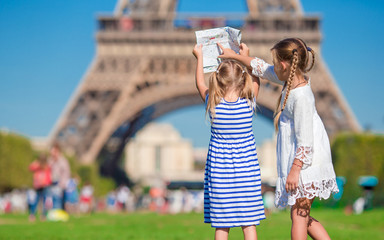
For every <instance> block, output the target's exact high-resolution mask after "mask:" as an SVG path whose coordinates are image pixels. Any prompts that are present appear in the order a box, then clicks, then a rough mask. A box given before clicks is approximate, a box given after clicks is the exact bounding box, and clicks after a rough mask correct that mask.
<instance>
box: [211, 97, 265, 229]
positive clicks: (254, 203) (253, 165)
mask: <svg viewBox="0 0 384 240" xmlns="http://www.w3.org/2000/svg"><path fill="white" fill-rule="evenodd" d="M207 98H208V96H207ZM206 102H207V101H206ZM252 105H253V106H255V104H254V103H253V104H252ZM253 106H250V104H249V103H248V102H247V101H246V100H245V99H240V98H239V99H238V100H237V101H236V102H226V101H225V100H224V99H223V100H222V101H221V103H220V104H218V105H217V106H216V109H215V111H216V112H215V119H214V121H213V122H212V126H211V141H210V143H209V151H208V156H207V163H206V167H205V179H204V222H205V223H211V226H212V227H214V228H228V227H238V226H250V225H259V224H260V220H262V219H265V214H264V205H263V200H262V197H261V180H260V168H259V163H258V160H257V152H256V144H255V139H254V136H253V131H252V116H253V109H252V108H253Z"/></svg>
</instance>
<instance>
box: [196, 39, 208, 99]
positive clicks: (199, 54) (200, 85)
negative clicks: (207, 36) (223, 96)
mask: <svg viewBox="0 0 384 240" xmlns="http://www.w3.org/2000/svg"><path fill="white" fill-rule="evenodd" d="M202 48H203V45H202V44H200V45H197V44H196V45H195V47H194V48H193V51H192V53H193V55H194V56H195V57H196V59H197V65H196V73H195V79H196V88H197V90H198V91H199V93H200V97H201V98H202V99H203V101H205V98H206V96H207V94H208V87H207V85H205V81H204V70H203V50H202Z"/></svg>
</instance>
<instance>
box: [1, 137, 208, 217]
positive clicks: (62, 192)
mask: <svg viewBox="0 0 384 240" xmlns="http://www.w3.org/2000/svg"><path fill="white" fill-rule="evenodd" d="M29 170H30V171H31V172H32V174H33V187H32V188H26V189H14V190H13V191H11V192H8V193H5V194H3V195H0V213H11V212H18V213H25V212H28V213H29V220H30V221H31V222H34V221H36V219H37V218H39V220H40V221H45V220H46V219H48V220H54V219H50V216H52V214H50V213H52V212H53V211H55V210H60V211H61V212H62V213H64V214H67V215H68V214H69V215H71V214H89V213H93V212H97V211H106V212H110V213H118V212H133V211H136V210H144V211H147V210H148V211H155V212H160V213H172V214H175V213H179V212H191V211H197V212H201V211H202V210H203V205H204V204H203V202H204V194H203V190H202V189H201V190H187V189H186V188H184V187H181V188H180V189H174V190H169V189H167V186H166V184H160V185H159V186H152V187H150V188H146V190H144V189H143V188H142V187H140V186H136V187H134V188H133V189H130V188H129V187H128V186H126V185H124V184H122V185H120V186H118V187H117V188H116V189H114V190H113V191H110V192H109V193H108V194H107V195H106V196H103V197H95V196H94V190H95V189H94V186H92V185H91V184H90V183H89V182H84V183H82V184H81V187H80V179H79V178H78V177H74V176H75V175H73V174H71V170H70V165H69V162H68V160H67V159H66V158H65V156H64V155H63V154H62V152H61V149H60V146H59V145H58V144H54V145H53V146H52V148H51V150H50V152H49V154H45V153H42V154H41V155H40V156H39V157H38V158H37V159H36V160H34V161H33V162H32V163H31V164H30V165H29Z"/></svg>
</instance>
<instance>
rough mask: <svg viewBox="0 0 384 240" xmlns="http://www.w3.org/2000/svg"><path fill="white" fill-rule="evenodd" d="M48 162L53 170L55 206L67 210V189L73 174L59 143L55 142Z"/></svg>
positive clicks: (52, 188) (52, 187)
mask: <svg viewBox="0 0 384 240" xmlns="http://www.w3.org/2000/svg"><path fill="white" fill-rule="evenodd" d="M48 164H49V166H50V167H51V172H52V186H51V193H52V198H53V208H54V209H63V210H65V208H64V204H65V201H64V199H65V189H66V187H67V184H68V181H69V179H70V176H71V169H70V167H69V163H68V160H67V159H66V158H65V157H64V156H63V154H62V153H61V149H60V146H59V145H58V144H57V143H55V144H53V146H52V148H51V155H50V158H49V161H48Z"/></svg>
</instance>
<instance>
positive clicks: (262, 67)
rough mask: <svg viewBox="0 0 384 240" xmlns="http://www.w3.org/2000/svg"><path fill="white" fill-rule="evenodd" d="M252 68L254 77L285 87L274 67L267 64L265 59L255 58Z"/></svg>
mask: <svg viewBox="0 0 384 240" xmlns="http://www.w3.org/2000/svg"><path fill="white" fill-rule="evenodd" d="M251 67H252V74H253V75H255V76H257V77H261V78H264V79H267V80H269V81H271V82H274V83H277V84H279V85H284V82H283V81H280V79H279V78H278V77H277V75H276V73H275V70H274V66H273V65H271V64H268V63H266V62H265V61H264V60H263V59H261V58H257V57H255V58H254V59H253V60H252V61H251Z"/></svg>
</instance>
